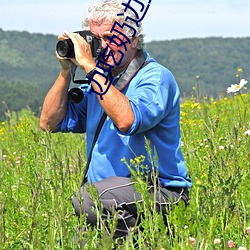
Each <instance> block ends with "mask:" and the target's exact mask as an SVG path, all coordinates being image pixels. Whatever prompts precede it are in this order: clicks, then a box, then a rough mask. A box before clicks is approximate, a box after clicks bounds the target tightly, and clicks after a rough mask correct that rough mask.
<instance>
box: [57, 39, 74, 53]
mask: <svg viewBox="0 0 250 250" xmlns="http://www.w3.org/2000/svg"><path fill="white" fill-rule="evenodd" d="M56 51H57V53H58V55H59V56H61V57H69V58H73V57H74V56H75V53H74V45H73V43H72V41H71V40H70V39H66V40H62V41H59V42H58V43H57V45H56Z"/></svg>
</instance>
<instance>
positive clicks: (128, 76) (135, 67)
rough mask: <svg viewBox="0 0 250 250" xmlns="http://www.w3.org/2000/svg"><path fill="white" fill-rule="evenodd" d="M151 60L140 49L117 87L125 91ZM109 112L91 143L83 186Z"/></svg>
mask: <svg viewBox="0 0 250 250" xmlns="http://www.w3.org/2000/svg"><path fill="white" fill-rule="evenodd" d="M149 62H150V61H146V55H145V54H144V52H143V50H139V51H138V53H137V55H136V57H135V58H134V59H133V60H132V61H131V63H130V64H129V66H128V67H127V69H126V70H125V72H124V73H123V74H122V76H121V77H120V79H119V80H118V82H117V83H116V85H115V88H117V89H118V90H119V91H121V92H122V91H123V90H124V89H125V88H126V87H127V86H128V85H129V83H130V82H131V80H132V79H133V78H134V76H135V75H136V74H137V72H138V71H139V70H140V69H141V68H143V67H144V66H146V65H147V64H148V63H149ZM106 117H107V114H106V113H105V112H104V113H103V114H102V117H101V119H100V121H99V123H98V125H97V128H96V132H95V136H94V139H93V142H92V145H91V149H90V152H89V156H88V160H87V163H86V167H85V170H84V175H83V180H82V184H81V186H83V185H84V184H85V183H86V182H87V174H88V170H89V164H90V161H91V158H92V152H93V149H94V146H95V143H96V141H97V139H98V136H99V134H100V132H101V129H102V126H103V124H104V122H105V120H106Z"/></svg>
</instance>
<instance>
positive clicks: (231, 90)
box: [227, 79, 247, 93]
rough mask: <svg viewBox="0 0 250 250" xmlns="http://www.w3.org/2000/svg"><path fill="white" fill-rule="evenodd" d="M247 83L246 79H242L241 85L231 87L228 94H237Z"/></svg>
mask: <svg viewBox="0 0 250 250" xmlns="http://www.w3.org/2000/svg"><path fill="white" fill-rule="evenodd" d="M246 84H247V81H246V80H245V79H241V80H240V83H239V84H231V87H229V88H227V93H235V92H238V91H240V90H241V89H242V88H243V87H244V86H245V85H246Z"/></svg>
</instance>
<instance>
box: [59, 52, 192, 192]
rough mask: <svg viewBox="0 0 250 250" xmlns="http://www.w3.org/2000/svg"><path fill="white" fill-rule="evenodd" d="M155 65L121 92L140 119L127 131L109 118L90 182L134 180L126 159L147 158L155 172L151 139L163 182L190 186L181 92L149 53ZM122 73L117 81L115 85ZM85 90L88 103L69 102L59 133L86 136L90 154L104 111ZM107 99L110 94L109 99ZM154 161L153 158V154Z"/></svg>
mask: <svg viewBox="0 0 250 250" xmlns="http://www.w3.org/2000/svg"><path fill="white" fill-rule="evenodd" d="M147 60H149V61H150V63H149V64H147V65H146V66H145V67H143V68H142V69H141V70H140V71H139V72H138V73H137V74H136V75H135V77H134V78H133V79H132V80H131V82H130V84H129V85H128V86H127V87H126V88H125V89H124V90H123V91H122V93H123V94H124V95H125V96H126V97H127V98H128V99H129V101H130V104H131V107H132V109H133V112H134V116H135V120H134V123H133V125H132V126H131V128H130V129H129V130H128V131H127V132H125V133H123V132H121V131H119V130H118V129H117V127H116V126H115V124H114V123H113V122H112V120H111V119H110V118H109V117H107V118H106V120H105V122H104V124H103V127H102V130H101V132H100V134H99V137H98V140H97V142H96V144H95V147H94V149H93V153H92V159H91V162H90V165H89V170H88V181H89V182H96V181H100V180H103V179H105V178H107V177H110V176H123V177H129V176H130V170H129V169H128V167H127V166H126V165H125V163H123V162H122V161H121V159H122V158H125V159H126V161H127V162H128V163H129V162H130V159H134V158H135V157H136V156H140V155H144V156H145V157H146V158H145V161H144V165H145V166H148V167H149V168H152V163H151V161H150V158H149V156H148V152H147V150H146V143H145V139H147V140H149V142H150V146H151V152H156V153H157V157H155V158H156V159H157V161H158V163H157V165H158V166H154V167H155V168H157V171H158V173H159V179H160V182H161V184H162V185H163V186H173V187H191V185H192V184H191V180H190V179H189V178H188V177H187V168H186V165H185V161H184V159H183V155H182V152H181V137H180V125H179V119H180V103H179V96H180V91H179V88H178V86H177V83H176V81H175V79H174V77H173V75H172V73H171V72H170V71H169V70H168V69H166V68H165V67H163V66H162V65H160V64H158V63H157V62H156V61H155V60H154V59H153V58H151V57H150V56H149V55H148V57H147ZM118 78H119V75H118V76H117V77H116V78H115V79H114V82H116V81H117V80H118ZM83 91H84V99H83V100H82V102H80V103H78V104H74V103H70V102H69V103H68V108H67V113H66V116H65V118H64V119H63V121H62V122H61V123H60V124H59V126H58V131H61V132H70V131H71V132H75V133H84V132H86V135H87V155H89V152H90V149H91V145H92V141H93V138H94V135H95V131H96V128H97V125H98V123H99V120H100V118H101V116H102V113H103V109H102V107H101V105H100V103H99V101H98V99H97V96H96V95H95V94H94V93H91V94H89V93H88V92H89V90H88V89H86V90H83ZM104 98H105V96H104ZM153 157H154V156H153Z"/></svg>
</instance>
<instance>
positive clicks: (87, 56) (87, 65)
mask: <svg viewBox="0 0 250 250" xmlns="http://www.w3.org/2000/svg"><path fill="white" fill-rule="evenodd" d="M66 34H67V35H68V36H69V38H70V39H71V40H72V42H73V43H74V49H75V60H76V62H77V64H78V65H79V66H80V67H81V68H82V69H83V70H85V72H87V73H88V72H90V71H91V70H92V69H94V68H95V67H96V63H95V62H94V60H93V58H92V54H91V50H90V46H89V44H87V42H86V41H85V40H84V38H83V37H81V36H80V35H79V34H76V33H66ZM94 79H95V80H96V81H97V82H98V83H99V85H100V86H101V87H102V89H105V88H106V85H107V83H106V80H107V79H106V78H104V77H103V76H101V75H98V74H96V75H95V76H94ZM91 84H92V87H93V88H94V90H95V91H96V92H98V91H100V87H99V86H98V85H97V84H96V83H94V82H92V83H91ZM105 84H106V85H105ZM98 99H99V102H100V104H101V106H102V108H103V109H104V111H105V112H106V114H107V115H108V116H109V117H110V119H111V120H112V121H113V122H114V124H115V125H116V126H117V128H118V129H119V130H120V131H122V132H126V131H127V130H129V128H130V127H131V126H132V124H133V122H134V113H133V110H132V108H131V105H130V102H129V99H128V98H127V97H126V96H125V95H123V94H122V93H121V92H120V91H119V90H117V89H116V88H115V87H114V86H113V85H111V86H110V88H109V90H108V91H107V93H106V94H105V95H104V96H103V100H101V98H100V96H99V95H98Z"/></svg>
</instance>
